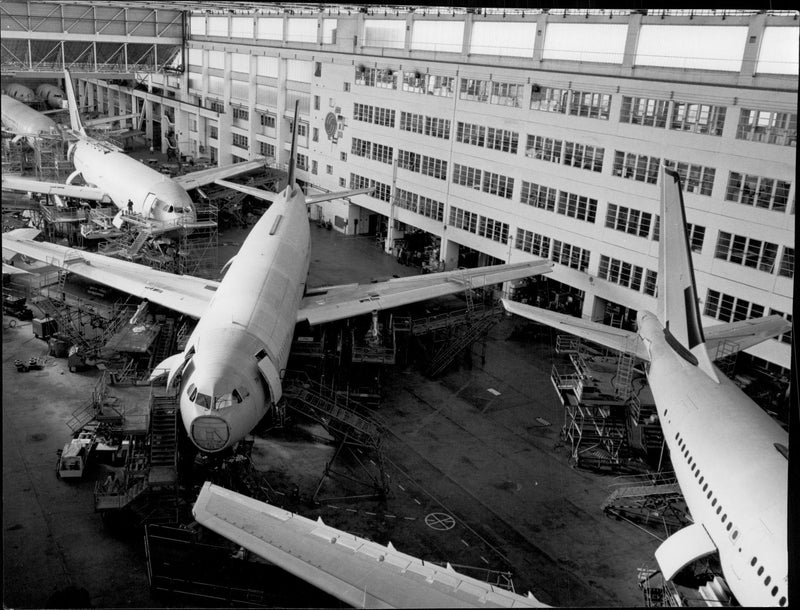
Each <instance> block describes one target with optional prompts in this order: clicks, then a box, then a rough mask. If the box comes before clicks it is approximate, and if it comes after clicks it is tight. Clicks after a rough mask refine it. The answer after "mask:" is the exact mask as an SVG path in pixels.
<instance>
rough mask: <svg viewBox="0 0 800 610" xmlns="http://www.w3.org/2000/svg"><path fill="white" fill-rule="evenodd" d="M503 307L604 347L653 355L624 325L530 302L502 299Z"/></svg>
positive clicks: (641, 355)
mask: <svg viewBox="0 0 800 610" xmlns="http://www.w3.org/2000/svg"><path fill="white" fill-rule="evenodd" d="M503 307H505V308H506V310H507V311H510V312H511V313H513V314H516V315H518V316H522V317H523V318H527V319H529V320H533V321H534V322H538V323H539V324H545V325H546V326H550V327H552V328H555V329H558V330H563V331H564V332H567V333H570V334H571V335H575V336H577V337H581V338H582V339H586V340H587V341H592V342H593V343H598V344H600V345H603V346H605V347H609V348H611V349H615V350H617V351H620V352H634V353H635V354H636V357H637V358H641V359H642V360H647V361H649V360H650V354H649V353H648V352H647V349H646V348H645V347H644V345H643V344H642V341H641V340H640V339H639V336H638V335H637V334H636V333H634V332H631V331H629V330H622V329H621V328H614V327H612V326H606V325H605V324H599V323H597V322H591V321H589V320H583V319H582V318H576V317H574V316H568V315H566V314H563V313H556V312H554V311H549V310H547V309H542V308H540V307H533V306H531V305H524V304H522V303H516V302H514V301H509V300H507V299H503Z"/></svg>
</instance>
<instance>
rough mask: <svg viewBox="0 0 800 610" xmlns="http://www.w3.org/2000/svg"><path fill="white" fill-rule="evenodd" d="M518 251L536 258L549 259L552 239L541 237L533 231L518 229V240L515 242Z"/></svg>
mask: <svg viewBox="0 0 800 610" xmlns="http://www.w3.org/2000/svg"><path fill="white" fill-rule="evenodd" d="M514 247H515V248H516V249H517V250H522V251H523V252H528V253H530V254H533V255H535V256H541V257H542V258H548V257H549V256H550V238H549V237H545V236H544V235H539V234H538V233H534V232H533V231H526V230H525V229H519V228H518V229H517V239H516V240H515V241H514Z"/></svg>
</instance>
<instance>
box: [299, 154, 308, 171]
mask: <svg viewBox="0 0 800 610" xmlns="http://www.w3.org/2000/svg"><path fill="white" fill-rule="evenodd" d="M297 169H301V170H303V171H308V156H307V155H303V154H301V153H297Z"/></svg>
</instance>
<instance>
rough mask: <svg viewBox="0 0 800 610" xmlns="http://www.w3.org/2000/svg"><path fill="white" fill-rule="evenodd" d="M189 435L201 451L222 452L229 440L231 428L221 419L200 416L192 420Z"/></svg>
mask: <svg viewBox="0 0 800 610" xmlns="http://www.w3.org/2000/svg"><path fill="white" fill-rule="evenodd" d="M189 435H190V436H191V437H192V442H193V443H194V444H195V445H197V446H198V447H199V448H200V449H202V450H203V451H208V452H214V451H222V450H223V449H225V447H227V446H228V443H229V442H230V440H231V428H230V426H229V425H228V422H226V421H225V420H224V419H222V418H221V417H214V416H213V415H201V416H200V417H196V418H194V420H192V423H191V425H190V427H189Z"/></svg>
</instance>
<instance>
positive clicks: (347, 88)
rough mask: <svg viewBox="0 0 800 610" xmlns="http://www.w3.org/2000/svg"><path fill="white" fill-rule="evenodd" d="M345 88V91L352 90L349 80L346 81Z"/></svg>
mask: <svg viewBox="0 0 800 610" xmlns="http://www.w3.org/2000/svg"><path fill="white" fill-rule="evenodd" d="M344 90H345V92H349V91H350V83H348V82H347V81H345V82H344Z"/></svg>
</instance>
